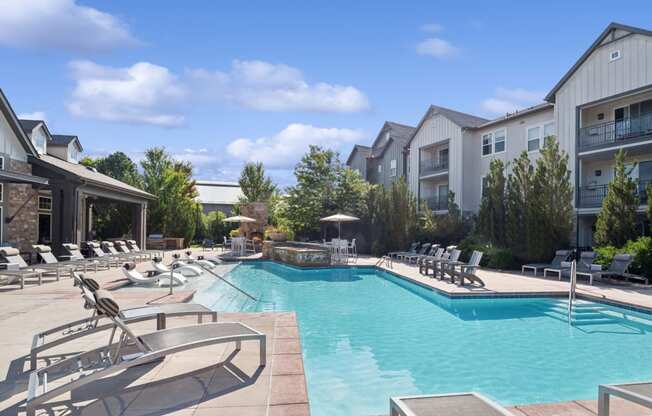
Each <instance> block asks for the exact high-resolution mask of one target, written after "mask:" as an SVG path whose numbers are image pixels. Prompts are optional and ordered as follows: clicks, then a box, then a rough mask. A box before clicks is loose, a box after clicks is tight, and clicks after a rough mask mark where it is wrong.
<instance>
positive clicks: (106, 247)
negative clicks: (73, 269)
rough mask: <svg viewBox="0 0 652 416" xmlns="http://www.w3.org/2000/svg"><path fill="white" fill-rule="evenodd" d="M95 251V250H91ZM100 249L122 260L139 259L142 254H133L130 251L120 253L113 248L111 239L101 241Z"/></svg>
mask: <svg viewBox="0 0 652 416" xmlns="http://www.w3.org/2000/svg"><path fill="white" fill-rule="evenodd" d="M93 251H94V252H95V250H93ZM100 251H102V252H104V253H105V254H108V255H110V256H112V257H114V258H119V259H121V260H122V261H129V260H131V261H141V260H142V256H140V255H134V254H131V253H121V252H119V251H118V250H116V248H115V244H114V243H113V242H112V241H102V242H101V243H100Z"/></svg>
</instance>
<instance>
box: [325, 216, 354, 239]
mask: <svg viewBox="0 0 652 416" xmlns="http://www.w3.org/2000/svg"><path fill="white" fill-rule="evenodd" d="M319 221H322V222H336V223H337V238H338V239H339V238H340V237H342V223H343V222H353V221H360V218H358V217H353V216H351V215H345V214H339V213H338V214H335V215H331V216H330V217H324V218H321V219H320V220H319Z"/></svg>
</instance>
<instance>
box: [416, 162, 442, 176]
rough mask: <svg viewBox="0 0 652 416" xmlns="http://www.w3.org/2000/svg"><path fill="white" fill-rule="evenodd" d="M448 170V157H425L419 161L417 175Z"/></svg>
mask: <svg viewBox="0 0 652 416" xmlns="http://www.w3.org/2000/svg"><path fill="white" fill-rule="evenodd" d="M447 170H448V158H443V159H440V160H435V159H427V160H421V161H420V162H419V175H421V176H425V175H432V174H434V173H441V172H445V171H447Z"/></svg>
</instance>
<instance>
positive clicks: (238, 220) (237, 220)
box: [224, 215, 256, 223]
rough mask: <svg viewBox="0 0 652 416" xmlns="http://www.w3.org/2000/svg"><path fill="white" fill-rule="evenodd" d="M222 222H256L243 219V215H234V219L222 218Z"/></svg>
mask: <svg viewBox="0 0 652 416" xmlns="http://www.w3.org/2000/svg"><path fill="white" fill-rule="evenodd" d="M224 222H240V223H243V222H256V220H255V219H253V218H249V217H245V216H243V215H236V216H235V217H229V218H224Z"/></svg>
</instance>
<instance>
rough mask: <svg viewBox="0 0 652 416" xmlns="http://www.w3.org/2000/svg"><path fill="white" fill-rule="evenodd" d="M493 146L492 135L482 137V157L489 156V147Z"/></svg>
mask: <svg viewBox="0 0 652 416" xmlns="http://www.w3.org/2000/svg"><path fill="white" fill-rule="evenodd" d="M492 145H493V135H492V134H491V133H487V134H483V135H482V156H486V155H490V154H491V147H492Z"/></svg>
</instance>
